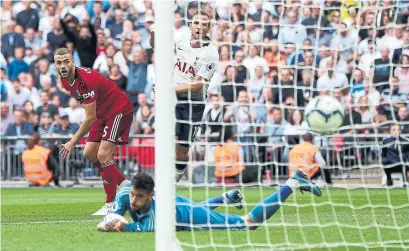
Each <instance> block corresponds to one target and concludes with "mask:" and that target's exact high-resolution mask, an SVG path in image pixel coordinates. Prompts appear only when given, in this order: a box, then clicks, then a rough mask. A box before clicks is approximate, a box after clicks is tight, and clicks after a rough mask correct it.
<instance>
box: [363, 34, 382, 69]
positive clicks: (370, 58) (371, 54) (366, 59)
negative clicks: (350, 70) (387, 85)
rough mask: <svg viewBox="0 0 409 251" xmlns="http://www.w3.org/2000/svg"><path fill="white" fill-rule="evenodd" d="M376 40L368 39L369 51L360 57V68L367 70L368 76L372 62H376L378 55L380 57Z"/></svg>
mask: <svg viewBox="0 0 409 251" xmlns="http://www.w3.org/2000/svg"><path fill="white" fill-rule="evenodd" d="M375 46H376V44H375V42H374V40H372V39H369V40H368V47H367V48H368V52H367V53H365V54H363V55H362V56H361V57H360V59H359V64H358V68H359V69H361V70H363V71H364V72H365V75H367V76H368V74H369V73H370V70H371V67H372V64H373V62H374V60H375V59H376V58H378V57H380V54H379V52H377V51H376V49H375Z"/></svg>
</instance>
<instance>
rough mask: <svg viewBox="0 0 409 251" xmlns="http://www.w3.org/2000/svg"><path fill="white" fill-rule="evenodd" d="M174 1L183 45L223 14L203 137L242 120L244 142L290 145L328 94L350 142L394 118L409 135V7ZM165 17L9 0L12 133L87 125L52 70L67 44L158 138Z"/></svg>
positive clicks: (372, 2)
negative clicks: (157, 39)
mask: <svg viewBox="0 0 409 251" xmlns="http://www.w3.org/2000/svg"><path fill="white" fill-rule="evenodd" d="M175 2H176V4H175V9H174V13H175V18H174V20H175V21H174V28H175V34H174V35H175V37H178V36H183V35H184V34H189V27H188V24H189V21H190V20H191V18H192V14H193V13H195V12H196V11H197V10H205V11H207V12H209V13H210V14H211V16H212V18H213V20H212V30H211V34H210V35H211V38H212V40H213V42H214V43H215V44H216V45H217V48H218V49H219V55H220V60H219V65H218V68H217V71H216V74H215V75H214V77H213V78H212V80H211V84H210V87H209V92H208V101H207V102H208V103H207V109H206V111H205V114H204V121H206V123H205V126H204V128H203V130H202V134H201V135H202V136H203V135H204V134H208V135H210V134H212V133H216V132H218V131H219V130H220V125H217V123H218V122H220V123H221V122H234V124H235V127H236V132H237V133H238V134H239V135H241V137H240V141H241V142H247V143H251V142H253V141H255V140H257V139H254V137H251V136H248V135H252V134H253V135H254V134H255V133H256V134H257V133H258V134H260V135H261V134H262V135H264V136H266V139H265V140H267V142H269V143H272V144H276V145H279V144H281V143H285V142H283V141H284V140H283V137H282V135H294V134H299V132H300V130H299V128H300V127H301V126H302V124H303V121H304V116H303V107H305V105H306V104H307V103H308V102H309V100H310V99H311V98H313V97H315V96H317V95H323V94H329V95H333V96H334V97H336V98H337V99H338V100H339V101H340V102H341V103H342V104H343V106H344V107H345V114H346V116H345V121H344V124H343V126H345V127H344V129H343V130H341V133H342V134H349V135H356V134H361V133H366V132H370V131H373V130H374V129H373V128H374V125H375V126H376V125H379V124H382V123H384V122H385V123H386V122H398V123H400V125H401V129H402V131H403V133H409V124H408V122H409V112H408V108H409V18H408V17H409V1H408V0H367V1H353V0H343V1H337V0H303V1H297V0H281V1H279V0H271V1H258V0H255V1H232V0H224V1H206V2H204V3H203V2H202V3H199V2H196V1H175ZM154 14H155V9H154V6H153V4H152V2H151V1H150V0H145V1H142V0H140V1H122V0H121V1H119V0H110V1H109V0H103V1H95V0H87V1H85V0H84V1H76V0H67V1H66V0H42V1H40V0H37V1H36V0H33V1H29V0H23V1H10V0H3V1H1V17H0V18H1V20H0V21H1V27H0V28H1V55H0V62H1V73H0V83H1V134H2V135H7V136H19V135H31V134H32V133H33V132H38V133H39V134H40V135H70V134H72V133H74V132H75V131H76V130H77V129H78V126H79V125H80V124H81V122H82V120H83V119H84V110H83V109H82V108H81V107H80V106H79V105H78V104H77V102H76V101H75V99H73V98H70V97H69V96H67V93H66V91H65V90H64V89H63V88H62V86H61V83H60V80H59V77H58V74H57V72H56V70H55V67H54V66H53V57H52V55H53V51H54V50H55V49H56V48H59V47H67V48H69V49H70V50H71V51H72V53H73V55H74V58H75V61H76V64H77V65H78V66H84V67H90V68H93V69H96V70H98V71H100V72H101V73H103V74H104V75H106V76H107V77H109V78H110V79H112V80H113V81H115V83H117V84H118V86H119V87H120V88H121V89H122V90H124V91H125V92H126V93H127V94H128V95H129V97H130V98H131V100H132V102H133V104H134V106H135V118H134V125H133V126H132V130H131V134H153V133H154V129H155V124H154V121H155V120H154V106H153V104H154V97H153V96H152V91H151V90H152V86H153V85H154V84H155V74H158V73H157V72H155V67H154V64H155V57H157V55H155V54H154V52H153V50H152V49H151V48H150V46H149V43H148V40H149V30H150V27H151V26H152V25H153V24H154V20H155V19H154ZM170 41H171V40H169V42H170ZM216 122H217V123H216ZM220 123H219V124H220ZM355 125H366V126H363V127H362V126H361V127H355ZM351 126H352V127H351ZM376 132H377V133H378V132H381V131H376ZM247 151H250V152H251V151H253V150H251V149H247ZM250 155H253V154H251V153H250ZM249 158H251V157H249Z"/></svg>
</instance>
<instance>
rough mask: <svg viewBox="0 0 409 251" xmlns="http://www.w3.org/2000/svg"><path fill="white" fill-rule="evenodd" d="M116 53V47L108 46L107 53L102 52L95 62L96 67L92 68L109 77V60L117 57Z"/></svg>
mask: <svg viewBox="0 0 409 251" xmlns="http://www.w3.org/2000/svg"><path fill="white" fill-rule="evenodd" d="M115 53H116V49H115V46H114V45H113V44H108V45H107V46H106V50H105V52H101V53H100V54H99V56H98V57H97V59H96V60H95V62H94V65H93V66H92V68H93V69H94V70H97V71H99V72H100V73H102V74H104V75H108V74H109V67H108V62H107V60H108V58H113V57H114V56H115ZM118 68H119V67H118ZM121 75H122V74H121Z"/></svg>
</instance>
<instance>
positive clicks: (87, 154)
mask: <svg viewBox="0 0 409 251" xmlns="http://www.w3.org/2000/svg"><path fill="white" fill-rule="evenodd" d="M84 157H85V158H86V159H88V160H94V159H96V158H97V154H95V151H94V150H92V149H89V148H85V149H84Z"/></svg>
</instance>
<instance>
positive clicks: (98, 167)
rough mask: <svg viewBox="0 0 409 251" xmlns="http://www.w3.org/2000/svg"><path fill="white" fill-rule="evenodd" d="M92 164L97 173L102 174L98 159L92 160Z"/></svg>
mask: <svg viewBox="0 0 409 251" xmlns="http://www.w3.org/2000/svg"><path fill="white" fill-rule="evenodd" d="M92 164H94V166H95V167H96V168H97V169H98V171H99V172H101V173H102V171H103V169H102V167H101V163H99V160H98V159H94V160H93V161H92Z"/></svg>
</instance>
